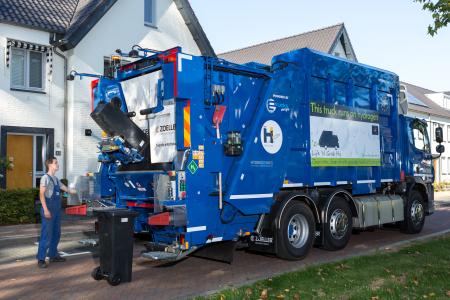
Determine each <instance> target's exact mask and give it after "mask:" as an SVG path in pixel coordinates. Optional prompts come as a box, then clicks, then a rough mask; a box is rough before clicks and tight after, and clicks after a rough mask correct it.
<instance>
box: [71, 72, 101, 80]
mask: <svg viewBox="0 0 450 300" xmlns="http://www.w3.org/2000/svg"><path fill="white" fill-rule="evenodd" d="M76 76H80V80H81V79H83V77H92V78H99V79H102V78H104V77H105V76H103V75H98V74H89V73H78V72H77V71H75V70H72V71H70V73H69V75H67V77H66V79H67V80H69V81H73V80H75V77H76Z"/></svg>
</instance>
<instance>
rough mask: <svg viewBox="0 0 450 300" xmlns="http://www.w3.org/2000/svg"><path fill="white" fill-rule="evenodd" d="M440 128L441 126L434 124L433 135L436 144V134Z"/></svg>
mask: <svg viewBox="0 0 450 300" xmlns="http://www.w3.org/2000/svg"><path fill="white" fill-rule="evenodd" d="M438 127H440V126H439V124H438V123H434V122H433V132H432V133H431V134H432V135H433V141H435V142H436V134H435V132H436V128H438Z"/></svg>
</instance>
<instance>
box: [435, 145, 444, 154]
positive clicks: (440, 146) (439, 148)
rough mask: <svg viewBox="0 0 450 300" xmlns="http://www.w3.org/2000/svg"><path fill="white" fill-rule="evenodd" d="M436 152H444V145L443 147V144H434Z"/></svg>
mask: <svg viewBox="0 0 450 300" xmlns="http://www.w3.org/2000/svg"><path fill="white" fill-rule="evenodd" d="M436 152H437V153H439V154H442V153H444V152H445V147H444V145H437V146H436Z"/></svg>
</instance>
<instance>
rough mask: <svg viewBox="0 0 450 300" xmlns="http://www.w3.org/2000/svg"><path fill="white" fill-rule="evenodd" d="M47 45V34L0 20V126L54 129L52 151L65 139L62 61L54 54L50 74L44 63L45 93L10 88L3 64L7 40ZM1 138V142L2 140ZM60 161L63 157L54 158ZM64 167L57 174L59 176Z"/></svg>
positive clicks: (6, 68)
mask: <svg viewBox="0 0 450 300" xmlns="http://www.w3.org/2000/svg"><path fill="white" fill-rule="evenodd" d="M8 38H10V39H17V40H21V41H25V42H30V43H36V44H41V45H47V46H48V45H49V33H47V32H43V31H38V30H33V29H27V28H23V27H19V26H14V25H8V24H3V23H0V125H1V126H19V127H40V128H54V133H55V150H56V151H61V153H62V155H63V151H62V147H63V140H64V90H63V89H64V74H63V73H64V64H63V60H62V59H61V58H59V57H57V56H56V55H53V63H52V65H53V68H52V74H49V73H48V71H49V64H46V66H47V70H46V72H45V78H44V82H45V93H43V94H41V93H32V92H23V91H13V90H11V89H10V68H8V67H7V65H6V48H7V39H8ZM1 142H2V141H0V143H1ZM57 158H58V159H59V160H60V161H62V160H63V159H64V158H63V156H58V157H57ZM62 174H63V166H62V164H61V168H60V170H59V172H58V173H57V176H59V177H61V176H62Z"/></svg>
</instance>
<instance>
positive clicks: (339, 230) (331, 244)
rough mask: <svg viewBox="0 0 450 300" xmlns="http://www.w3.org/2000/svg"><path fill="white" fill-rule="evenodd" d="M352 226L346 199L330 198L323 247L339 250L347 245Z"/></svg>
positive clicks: (350, 213)
mask: <svg viewBox="0 0 450 300" xmlns="http://www.w3.org/2000/svg"><path fill="white" fill-rule="evenodd" d="M352 226H353V222H352V212H351V210H350V207H349V206H348V203H347V201H345V199H343V198H340V197H337V198H335V199H334V200H332V202H331V203H330V206H329V207H328V213H327V220H326V224H324V244H323V247H324V248H325V249H327V250H340V249H342V248H344V247H345V246H347V244H348V242H349V240H350V236H351V234H352Z"/></svg>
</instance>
